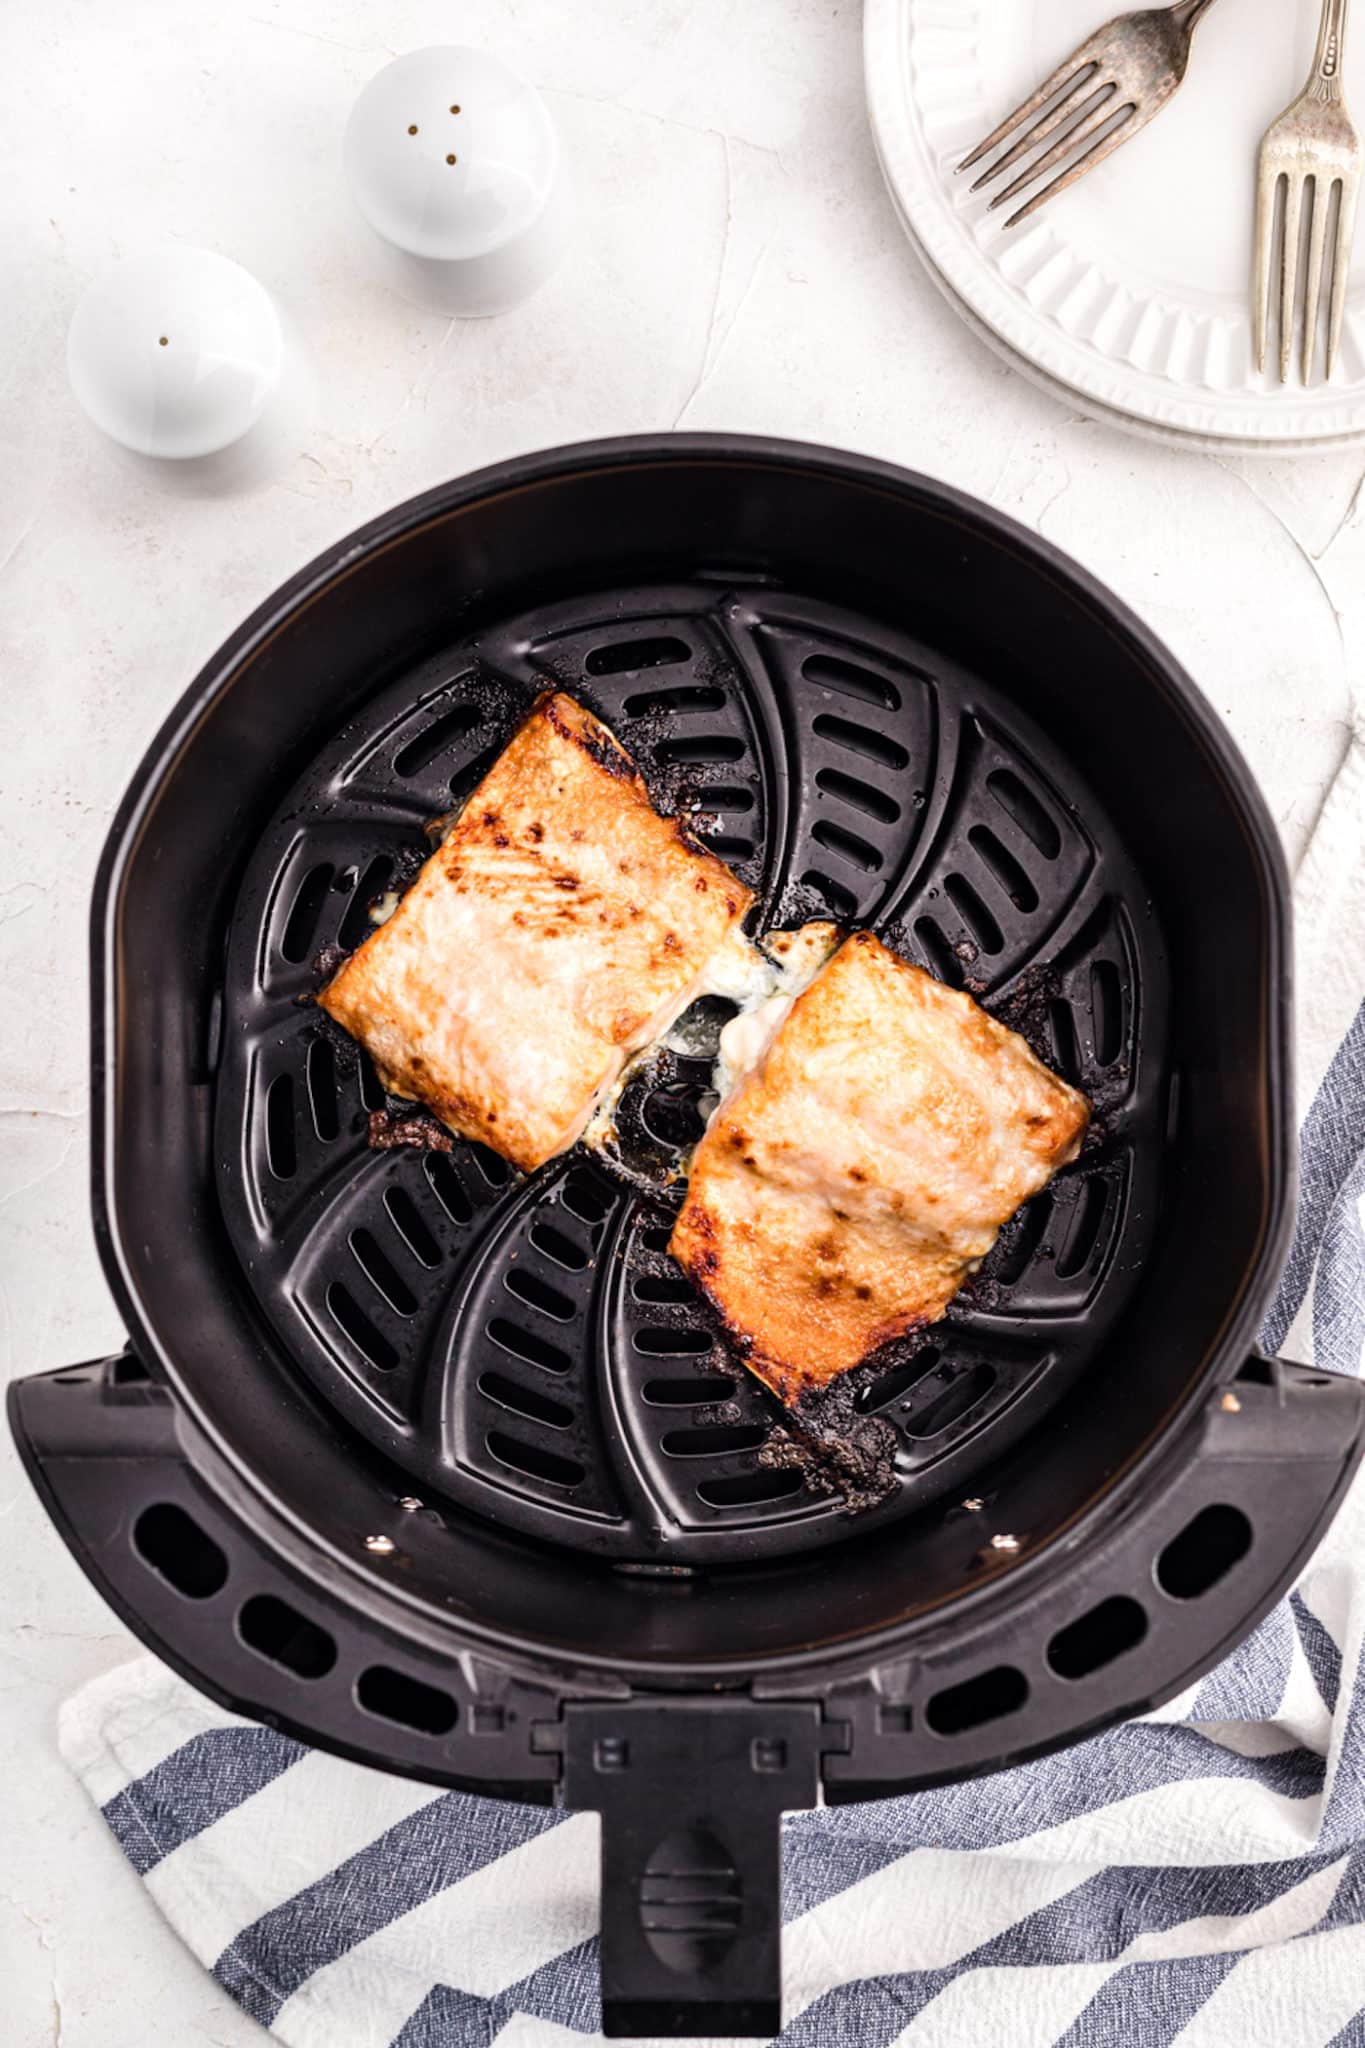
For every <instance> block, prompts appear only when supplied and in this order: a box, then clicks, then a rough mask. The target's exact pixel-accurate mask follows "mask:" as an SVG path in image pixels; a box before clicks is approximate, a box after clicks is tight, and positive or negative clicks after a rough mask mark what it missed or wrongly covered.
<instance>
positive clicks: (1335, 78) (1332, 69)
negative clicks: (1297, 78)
mask: <svg viewBox="0 0 1365 2048" xmlns="http://www.w3.org/2000/svg"><path fill="white" fill-rule="evenodd" d="M1349 4H1350V0H1324V4H1323V9H1322V26H1321V27H1320V28H1319V30H1318V47H1317V53H1316V55H1315V56H1314V58H1313V75H1312V78H1311V79H1310V80H1309V85H1310V88H1311V87H1314V86H1315V87H1317V89H1318V93H1319V97H1320V98H1322V99H1333V100H1339V99H1340V98H1341V60H1342V56H1343V54H1344V45H1345V42H1346V9H1347V7H1348V5H1349Z"/></svg>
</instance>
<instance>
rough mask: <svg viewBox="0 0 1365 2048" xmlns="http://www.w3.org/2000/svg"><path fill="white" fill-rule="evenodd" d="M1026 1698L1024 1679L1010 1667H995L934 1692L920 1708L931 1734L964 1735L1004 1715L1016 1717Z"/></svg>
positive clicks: (1002, 1665) (1026, 1684) (1022, 1675)
mask: <svg viewBox="0 0 1365 2048" xmlns="http://www.w3.org/2000/svg"><path fill="white" fill-rule="evenodd" d="M1027 1698H1028V1680H1027V1679H1026V1678H1025V1676H1024V1674H1023V1672H1022V1671H1016V1670H1015V1668H1014V1666H1013V1665H1012V1664H997V1665H996V1666H995V1667H994V1669H993V1670H990V1671H982V1672H980V1673H978V1675H977V1676H976V1677H975V1678H968V1679H965V1680H964V1681H963V1683H962V1684H961V1685H950V1686H947V1687H945V1688H944V1690H943V1691H942V1692H936V1693H935V1694H934V1695H933V1697H932V1698H931V1699H930V1701H929V1704H928V1706H927V1707H926V1708H925V1709H924V1718H925V1720H926V1721H927V1722H928V1723H929V1726H930V1727H931V1728H932V1729H933V1731H934V1733H935V1735H965V1734H966V1732H967V1730H968V1729H969V1728H981V1727H984V1726H985V1724H986V1722H987V1721H999V1720H1001V1719H1003V1717H1004V1716H1005V1715H1006V1714H1017V1713H1018V1711H1019V1709H1020V1707H1022V1706H1023V1704H1024V1701H1025V1700H1026V1699H1027Z"/></svg>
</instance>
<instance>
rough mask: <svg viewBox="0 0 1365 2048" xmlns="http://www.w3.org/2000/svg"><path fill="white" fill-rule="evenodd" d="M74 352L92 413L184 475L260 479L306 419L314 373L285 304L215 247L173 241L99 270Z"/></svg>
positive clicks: (71, 372)
mask: <svg viewBox="0 0 1365 2048" xmlns="http://www.w3.org/2000/svg"><path fill="white" fill-rule="evenodd" d="M66 362H67V374H68V376H69V377H70V380H71V388H72V390H73V391H74V393H75V395H76V398H77V400H78V401H79V403H80V405H81V407H82V409H83V410H84V411H85V413H86V414H87V415H88V417H89V418H90V419H91V420H92V421H93V422H94V424H95V425H96V426H97V427H98V428H99V429H100V430H101V432H102V433H104V434H106V435H107V436H108V437H109V439H110V440H111V441H113V442H114V443H116V444H117V446H118V447H119V448H120V449H122V450H123V451H125V452H126V454H127V455H128V456H129V457H130V458H132V460H133V461H134V462H135V463H136V464H137V465H138V466H139V467H140V468H142V469H143V470H144V471H147V472H151V473H152V474H153V475H154V476H155V477H156V479H157V480H158V481H161V482H164V483H168V484H171V485H172V486H173V487H184V488H186V489H195V488H200V487H207V488H210V489H211V488H214V487H216V486H222V485H228V486H232V485H237V484H243V483H250V482H255V481H257V480H259V478H260V477H261V476H263V475H264V474H265V473H266V471H267V470H268V469H269V468H270V466H271V465H272V463H275V462H278V460H279V459H280V457H281V454H282V453H283V451H284V450H285V449H286V448H287V447H288V445H289V443H290V441H291V440H293V439H296V438H297V436H298V434H299V433H300V431H301V426H302V412H303V409H304V407H305V405H306V393H307V379H306V375H305V373H304V371H303V367H302V364H301V363H300V362H299V361H298V359H297V356H296V352H295V351H294V349H293V348H292V347H291V343H290V340H289V338H288V336H287V334H286V329H285V325H284V322H283V320H282V318H281V316H280V313H279V311H278V309H277V307H276V306H275V303H274V301H273V300H272V299H271V297H270V294H269V293H268V292H267V291H266V290H265V288H264V286H262V285H260V284H258V283H257V281H256V279H255V278H254V277H252V276H251V275H250V273H249V272H248V271H245V270H243V269H242V268H241V266H240V265H239V264H236V263H233V262H230V261H229V259H228V258H227V257H226V256H219V255H216V254H215V253H214V252H213V251H212V250H210V249H191V248H183V247H181V246H179V245H175V244H170V245H167V246H165V247H162V248H157V249H151V250H147V251H145V252H144V253H142V254H139V255H136V256H132V257H129V258H127V259H125V260H124V261H123V262H121V263H118V264H116V265H115V266H114V267H113V269H111V270H109V271H107V272H106V273H105V274H104V276H102V277H100V278H98V279H97V280H96V282H95V283H94V284H93V285H91V286H90V288H89V290H88V291H87V292H86V293H85V296H84V297H83V298H82V300H81V302H80V304H79V305H78V306H77V308H76V312H75V315H74V317H73V319H72V322H71V326H70V328H69V330H68V332H67V340H66Z"/></svg>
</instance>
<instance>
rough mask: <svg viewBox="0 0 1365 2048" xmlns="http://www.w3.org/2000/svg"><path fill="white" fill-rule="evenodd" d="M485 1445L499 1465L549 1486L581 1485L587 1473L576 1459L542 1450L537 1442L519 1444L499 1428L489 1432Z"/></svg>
mask: <svg viewBox="0 0 1365 2048" xmlns="http://www.w3.org/2000/svg"><path fill="white" fill-rule="evenodd" d="M488 1448H489V1450H490V1451H491V1452H492V1453H493V1456H494V1457H495V1458H496V1459H497V1461H498V1463H499V1464H500V1465H507V1466H510V1468H511V1470H512V1471H513V1472H525V1473H526V1474H527V1475H528V1477H530V1478H532V1479H543V1480H545V1482H546V1483H547V1485H550V1486H563V1487H573V1486H581V1485H582V1483H583V1480H584V1479H585V1478H586V1476H587V1475H586V1473H585V1472H584V1469H583V1467H582V1466H581V1465H580V1464H579V1462H578V1460H577V1459H576V1458H561V1457H558V1456H557V1455H556V1454H555V1452H553V1451H543V1450H541V1448H540V1446H539V1445H538V1444H524V1443H521V1442H520V1441H519V1440H518V1439H517V1438H516V1437H512V1436H505V1435H504V1434H503V1432H502V1431H501V1430H500V1429H494V1430H490V1431H489V1435H488Z"/></svg>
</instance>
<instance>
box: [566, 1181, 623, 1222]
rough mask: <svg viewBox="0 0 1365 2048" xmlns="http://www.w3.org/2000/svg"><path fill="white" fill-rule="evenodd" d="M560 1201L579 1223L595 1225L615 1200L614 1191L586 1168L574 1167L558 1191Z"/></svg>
mask: <svg viewBox="0 0 1365 2048" xmlns="http://www.w3.org/2000/svg"><path fill="white" fill-rule="evenodd" d="M559 1199H560V1201H561V1202H562V1203H563V1205H564V1207H565V1208H566V1209H567V1210H568V1212H569V1214H570V1215H571V1216H576V1217H577V1218H578V1220H579V1222H580V1223H587V1224H589V1225H594V1226H595V1225H596V1224H598V1223H600V1222H601V1221H602V1218H603V1217H604V1216H606V1215H607V1214H608V1212H609V1211H610V1209H611V1207H612V1205H613V1203H614V1202H615V1200H616V1194H615V1190H614V1189H612V1188H610V1187H608V1186H607V1184H606V1182H605V1181H604V1180H602V1179H601V1178H600V1177H599V1176H598V1175H597V1174H595V1173H591V1172H589V1171H588V1169H587V1168H586V1167H576V1168H575V1169H574V1171H573V1172H572V1173H571V1174H570V1175H569V1177H568V1179H567V1180H566V1181H565V1183H564V1186H563V1187H562V1189H561V1190H560V1195H559Z"/></svg>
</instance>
